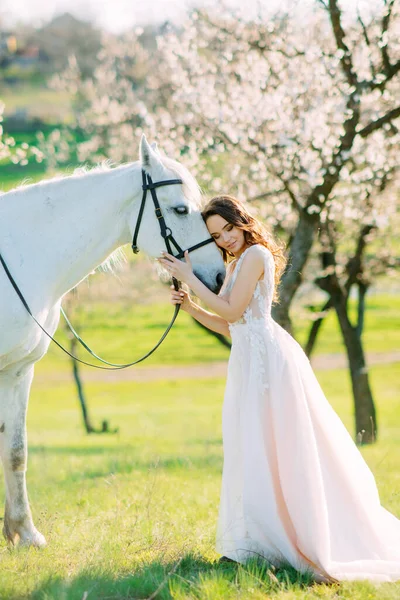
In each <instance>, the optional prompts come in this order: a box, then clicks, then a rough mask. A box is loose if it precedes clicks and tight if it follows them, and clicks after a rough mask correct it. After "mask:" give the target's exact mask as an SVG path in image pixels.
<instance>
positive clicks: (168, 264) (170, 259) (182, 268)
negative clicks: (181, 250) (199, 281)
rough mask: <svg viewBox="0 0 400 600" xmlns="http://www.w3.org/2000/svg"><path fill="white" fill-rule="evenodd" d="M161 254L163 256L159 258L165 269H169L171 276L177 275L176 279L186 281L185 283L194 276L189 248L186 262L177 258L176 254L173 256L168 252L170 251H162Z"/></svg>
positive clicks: (186, 253)
mask: <svg viewBox="0 0 400 600" xmlns="http://www.w3.org/2000/svg"><path fill="white" fill-rule="evenodd" d="M161 254H162V256H161V258H159V259H157V260H158V262H159V263H160V264H161V265H162V266H163V267H164V269H165V270H166V271H168V273H169V274H170V275H171V277H175V279H178V281H184V282H185V283H188V282H189V281H190V279H191V277H193V269H192V263H191V262H190V258H189V252H188V251H187V250H186V252H185V262H183V261H181V260H179V259H177V258H175V256H172V254H168V252H162V253H161Z"/></svg>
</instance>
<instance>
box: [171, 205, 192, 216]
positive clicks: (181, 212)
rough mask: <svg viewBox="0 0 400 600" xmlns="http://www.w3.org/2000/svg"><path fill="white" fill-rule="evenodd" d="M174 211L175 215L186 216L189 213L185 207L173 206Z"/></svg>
mask: <svg viewBox="0 0 400 600" xmlns="http://www.w3.org/2000/svg"><path fill="white" fill-rule="evenodd" d="M174 211H175V212H176V214H177V215H187V214H188V213H189V210H188V208H187V206H175V207H174Z"/></svg>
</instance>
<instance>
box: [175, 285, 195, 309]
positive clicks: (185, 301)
mask: <svg viewBox="0 0 400 600" xmlns="http://www.w3.org/2000/svg"><path fill="white" fill-rule="evenodd" d="M171 304H180V305H181V309H182V310H184V311H188V310H189V308H190V306H191V304H192V300H191V298H190V296H189V294H188V292H186V290H182V289H179V290H178V291H176V289H175V288H174V286H173V285H171Z"/></svg>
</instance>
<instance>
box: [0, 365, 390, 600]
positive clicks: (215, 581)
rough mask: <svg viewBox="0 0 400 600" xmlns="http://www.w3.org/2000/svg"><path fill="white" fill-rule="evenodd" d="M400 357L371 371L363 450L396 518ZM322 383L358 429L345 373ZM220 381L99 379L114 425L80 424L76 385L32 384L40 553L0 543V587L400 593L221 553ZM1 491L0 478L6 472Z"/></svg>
mask: <svg viewBox="0 0 400 600" xmlns="http://www.w3.org/2000/svg"><path fill="white" fill-rule="evenodd" d="M398 367H399V365H394V366H391V365H388V366H380V367H375V368H373V369H371V378H372V385H373V387H374V391H375V394H376V398H377V403H378V409H379V418H380V436H379V442H378V443H377V444H376V445H375V446H373V447H370V448H363V449H362V452H363V454H364V456H365V458H366V460H367V462H368V463H369V465H370V467H371V468H372V470H373V472H374V474H375V476H376V478H377V482H378V486H379V490H380V493H381V498H382V502H383V504H384V506H385V507H387V508H388V509H389V510H391V511H392V512H394V513H395V514H397V515H400V493H399V492H400V476H399V468H398V465H399V462H400V393H399V392H400V384H399V381H398V377H397V370H398ZM318 378H319V381H320V383H321V385H322V387H323V389H324V391H325V393H326V395H327V396H328V398H329V400H330V401H331V403H332V404H333V406H334V408H335V409H336V410H337V411H338V412H339V414H340V416H341V417H342V418H343V420H344V422H345V423H346V425H347V426H348V428H349V430H350V431H352V427H353V419H352V412H353V411H352V406H351V395H350V387H349V382H348V377H347V374H346V373H345V371H324V372H321V373H319V374H318ZM223 392H224V381H223V380H221V379H205V380H201V381H199V380H185V381H179V380H175V381H173V380H172V381H155V382H146V383H135V382H114V383H102V382H95V381H93V382H89V383H88V384H87V393H88V396H89V398H90V406H91V412H92V416H93V420H94V421H95V422H99V421H100V420H102V419H108V420H109V421H110V422H111V426H114V427H118V428H119V432H118V434H116V435H101V436H100V435H90V436H87V435H85V434H84V433H83V431H82V427H81V416H80V412H79V409H78V403H77V399H76V397H75V390H74V388H73V385H72V383H68V384H64V385H63V386H62V387H59V386H58V385H57V383H56V382H53V383H48V382H46V381H36V382H35V383H34V386H33V391H32V397H31V406H30V411H29V420H28V421H29V422H28V431H29V445H30V453H29V471H28V489H29V493H30V498H31V502H32V509H33V513H34V518H35V521H36V524H37V526H38V527H39V529H40V530H41V531H42V532H43V533H44V535H45V536H46V537H47V540H48V542H49V545H48V547H47V548H45V549H44V550H43V551H40V552H38V551H34V550H26V549H21V550H17V551H12V552H9V551H8V550H7V548H6V545H5V543H4V542H2V543H1V545H0V556H1V558H0V560H1V565H2V577H1V580H0V597H1V598H7V599H16V598H34V599H36V600H53V599H54V600H59V599H68V600H69V599H71V600H72V599H73V600H75V599H77V600H82V598H83V597H84V594H85V592H87V593H88V596H87V598H88V600H90V599H91V598H93V599H105V598H109V599H110V598H146V597H149V596H150V595H151V594H152V593H153V592H154V591H155V590H156V589H157V588H158V587H159V586H161V588H160V591H159V594H158V595H157V598H164V599H167V598H174V599H184V598H185V599H188V598H193V599H199V598H201V599H203V598H210V599H212V600H214V599H216V598H239V599H241V600H247V599H250V598H254V599H263V600H267V599H268V598H279V599H280V600H282V599H295V600H299V599H301V598H330V599H335V600H337V599H340V598H349V599H354V600H367V599H369V598H372V599H375V598H387V599H388V600H389V599H390V600H394V599H395V598H398V596H399V593H400V587H399V586H398V585H394V584H392V585H383V586H379V587H375V586H373V585H372V584H369V583H345V584H343V585H340V586H321V585H315V584H312V583H311V582H310V581H309V578H307V576H306V575H299V574H298V573H296V572H295V571H294V570H293V569H291V568H290V567H288V568H284V569H280V570H277V571H276V570H274V569H273V568H271V566H268V565H265V564H259V563H257V562H254V563H250V564H249V565H247V566H246V567H237V566H235V565H229V564H228V565H227V564H225V565H224V564H221V565H218V564H217V563H216V562H215V561H216V559H217V558H218V556H217V554H216V553H215V550H214V537H215V527H216V518H217V512H218V501H219V491H220V489H219V488H220V478H221V470H222V446H221V444H222V440H221V405H222V399H223ZM0 494H1V495H2V497H4V483H3V481H2V480H1V482H0Z"/></svg>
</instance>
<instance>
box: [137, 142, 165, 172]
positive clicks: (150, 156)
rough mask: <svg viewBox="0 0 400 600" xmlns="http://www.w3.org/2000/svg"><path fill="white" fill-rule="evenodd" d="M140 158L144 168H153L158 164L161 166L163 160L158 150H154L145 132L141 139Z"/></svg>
mask: <svg viewBox="0 0 400 600" xmlns="http://www.w3.org/2000/svg"><path fill="white" fill-rule="evenodd" d="M140 160H141V163H142V167H143V169H152V168H154V167H156V166H161V162H160V160H159V158H158V156H157V154H156V152H155V151H154V150H153V148H152V146H150V144H149V142H148V141H147V139H146V136H145V135H144V134H143V135H142V139H141V140H140Z"/></svg>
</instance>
